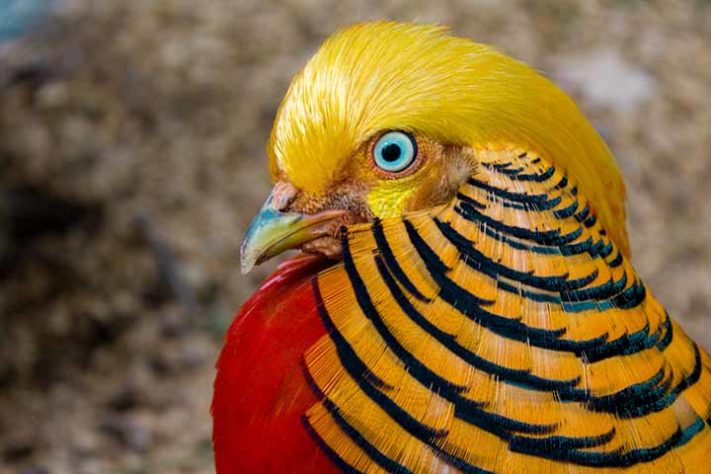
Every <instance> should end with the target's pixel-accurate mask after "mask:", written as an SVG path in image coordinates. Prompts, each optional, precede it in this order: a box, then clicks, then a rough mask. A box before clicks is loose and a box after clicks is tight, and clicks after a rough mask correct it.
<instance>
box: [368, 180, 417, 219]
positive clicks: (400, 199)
mask: <svg viewBox="0 0 711 474" xmlns="http://www.w3.org/2000/svg"><path fill="white" fill-rule="evenodd" d="M416 192H417V185H416V183H415V182H413V181H412V180H407V181H406V180H402V181H399V180H385V181H381V182H380V183H378V184H377V185H376V186H375V187H373V188H372V189H371V190H370V192H369V193H368V195H367V201H368V207H369V208H370V211H371V212H372V213H373V214H375V215H376V216H377V217H381V218H385V217H397V216H400V215H402V214H403V212H405V210H406V208H407V204H408V201H409V200H410V199H411V198H412V197H413V196H414V195H415V193H416Z"/></svg>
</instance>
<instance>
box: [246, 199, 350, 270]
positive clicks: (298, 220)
mask: <svg viewBox="0 0 711 474" xmlns="http://www.w3.org/2000/svg"><path fill="white" fill-rule="evenodd" d="M278 192H279V190H278V188H277V187H275V188H274V190H272V193H271V194H270V195H269V197H268V198H267V200H266V202H265V203H264V205H263V206H262V209H261V210H260V211H259V214H257V216H256V217H255V218H254V219H253V220H252V222H251V224H249V227H248V228H247V234H246V235H245V236H244V241H243V242H242V248H241V252H240V253H241V257H240V260H241V266H242V273H243V274H246V273H249V271H250V270H252V268H254V266H255V265H259V264H260V263H263V262H266V261H267V260H269V259H270V258H272V257H274V256H276V255H279V254H280V253H282V252H284V251H285V250H289V249H293V248H296V247H298V246H300V245H301V244H304V243H306V242H309V241H311V240H314V239H317V238H319V237H323V236H324V235H328V229H329V226H328V225H327V224H328V223H331V222H332V221H333V220H335V219H337V218H339V217H342V216H343V215H344V214H345V213H346V212H345V211H341V210H328V211H323V212H319V213H316V214H300V213H296V212H282V211H281V210H280V209H279V207H280V206H279V205H278V203H281V202H284V199H283V196H277V195H275V194H276V193H278Z"/></svg>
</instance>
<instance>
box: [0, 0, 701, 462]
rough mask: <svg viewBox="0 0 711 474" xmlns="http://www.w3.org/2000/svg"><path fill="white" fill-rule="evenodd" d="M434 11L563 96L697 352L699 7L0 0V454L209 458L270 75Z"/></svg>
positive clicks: (653, 278)
mask: <svg viewBox="0 0 711 474" xmlns="http://www.w3.org/2000/svg"><path fill="white" fill-rule="evenodd" d="M375 18H392V19H401V20H417V21H423V22H424V21H427V22H431V21H435V22H440V23H444V24H447V25H451V26H452V28H453V29H454V31H455V32H456V33H457V34H459V35H463V36H467V37H471V38H474V39H476V40H478V41H481V42H486V43H491V44H494V45H496V46H497V47H498V48H499V49H502V50H503V51H506V52H508V53H510V54H512V55H514V56H516V57H518V58H521V59H523V60H525V61H527V62H529V63H530V64H532V65H534V66H535V67H536V68H538V69H539V70H541V71H543V72H544V73H545V74H547V75H549V76H550V77H552V78H553V79H554V80H556V81H557V82H558V83H559V84H560V85H561V86H562V87H563V88H564V89H566V90H567V91H569V92H570V93H571V94H572V95H573V96H574V97H575V98H576V100H577V101H578V102H579V104H580V105H581V107H582V108H583V110H584V111H585V113H586V114H587V115H588V117H590V118H591V120H592V121H593V123H594V124H595V126H596V127H597V128H598V130H599V131H600V133H601V134H602V135H603V136H604V137H605V138H606V140H607V141H608V143H609V144H610V146H611V147H612V149H613V151H614V152H615V154H616V156H617V158H618V160H619V162H620V165H621V167H622V169H623V172H624V174H625V178H626V180H627V183H628V189H629V206H628V208H629V213H630V216H629V226H630V232H631V237H632V247H633V251H634V261H635V263H636V266H637V269H638V270H639V272H640V273H641V275H642V277H643V278H644V279H645V280H646V281H647V283H648V284H649V285H650V286H651V288H652V290H653V291H654V292H655V293H656V294H657V295H658V296H659V297H660V299H661V300H662V301H663V302H664V304H665V305H666V306H667V307H668V309H669V311H670V312H671V313H672V314H674V315H675V316H676V317H677V318H679V319H680V320H681V321H682V323H683V325H684V326H685V327H686V328H687V330H688V331H689V332H691V333H692V334H694V335H695V337H696V338H697V339H698V340H699V341H700V342H701V343H703V344H704V345H705V346H706V347H711V328H710V327H709V322H710V321H711V319H709V318H711V184H710V183H711V2H709V1H708V0H687V1H669V0H665V1H656V2H645V1H635V0H616V1H612V0H610V1H587V0H586V1H583V0H579V1H533V0H507V1H496V0H486V1H484V0H478V1H474V0H449V1H442V2H431V1H427V0H415V1H404V0H389V1H375V0H369V1H355V0H353V1H343V0H267V1H265V0H210V1H205V2H196V1H193V0H152V1H146V0H123V1H120V2H118V1H109V0H104V1H93V0H0V472H19V473H25V474H45V473H46V474H49V473H51V474H54V473H94V472H110V473H144V472H146V473H148V472H151V473H153V472H158V473H162V472H166V473H172V472H175V473H200V472H212V457H211V456H212V453H211V445H210V430H211V419H210V416H209V402H210V397H211V389H212V380H213V376H214V371H213V365H214V361H215V358H216V356H217V353H218V350H219V347H220V344H221V338H222V336H223V334H224V331H225V329H226V327H227V325H228V324H229V322H230V321H231V318H232V315H233V313H234V311H235V310H236V309H237V308H238V307H239V305H240V304H241V303H242V302H243V301H244V299H245V298H246V297H247V296H248V295H249V294H250V293H251V292H252V291H253V289H254V288H255V285H256V284H257V283H258V282H259V281H260V280H261V279H262V278H263V277H264V276H265V275H266V273H267V272H268V271H269V270H270V269H272V268H273V265H274V264H272V265H271V266H268V267H266V268H260V269H258V270H257V271H256V272H254V273H253V274H250V275H249V276H247V277H245V276H242V275H240V273H239V268H238V258H237V255H238V248H239V244H240V241H241V238H242V235H243V231H244V229H245V227H246V225H247V224H248V222H249V220H250V218H251V217H252V216H253V215H254V213H255V211H256V210H257V209H258V207H259V206H260V204H261V202H262V201H263V199H264V198H265V196H266V194H267V192H268V189H269V179H268V174H267V170H266V159H265V154H264V144H265V142H266V138H267V136H268V133H269V129H270V126H271V121H272V119H273V116H274V113H275V110H276V107H277V105H278V103H279V101H280V99H281V97H282V95H283V93H284V92H285V90H286V87H287V85H288V83H289V80H290V78H291V76H292V75H293V74H294V73H295V72H296V71H297V70H298V69H299V68H300V67H301V66H302V65H303V64H304V62H305V61H306V60H307V59H308V57H309V56H310V55H311V54H312V53H313V52H314V51H315V49H316V48H317V46H318V45H319V43H320V42H321V41H322V40H323V39H324V38H325V37H326V36H327V35H329V34H330V33H332V32H333V31H334V30H335V29H337V28H338V27H340V26H343V25H345V24H348V23H351V22H354V21H358V20H364V19H375Z"/></svg>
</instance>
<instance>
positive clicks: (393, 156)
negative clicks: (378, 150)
mask: <svg viewBox="0 0 711 474" xmlns="http://www.w3.org/2000/svg"><path fill="white" fill-rule="evenodd" d="M401 154H402V150H401V149H400V145H398V144H397V143H390V144H388V145H385V147H384V148H383V159H384V160H385V161H387V162H390V163H392V162H393V161H397V160H398V159H399V158H400V155H401Z"/></svg>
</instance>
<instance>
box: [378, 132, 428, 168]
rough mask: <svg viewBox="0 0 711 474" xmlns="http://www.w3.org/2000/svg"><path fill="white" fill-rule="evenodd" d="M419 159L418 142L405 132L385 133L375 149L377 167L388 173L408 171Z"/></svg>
mask: <svg viewBox="0 0 711 474" xmlns="http://www.w3.org/2000/svg"><path fill="white" fill-rule="evenodd" d="M415 158H417V141H416V140H415V137H413V136H412V135H410V134H409V133H405V132H398V131H393V132H387V133H384V134H383V135H382V136H381V137H380V138H378V141H377V142H376V143H375V146H374V147H373V159H374V161H375V166H377V167H378V168H380V169H381V170H383V171H387V172H388V173H399V172H401V171H403V170H405V169H407V168H408V167H409V166H410V165H412V163H414V162H415Z"/></svg>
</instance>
